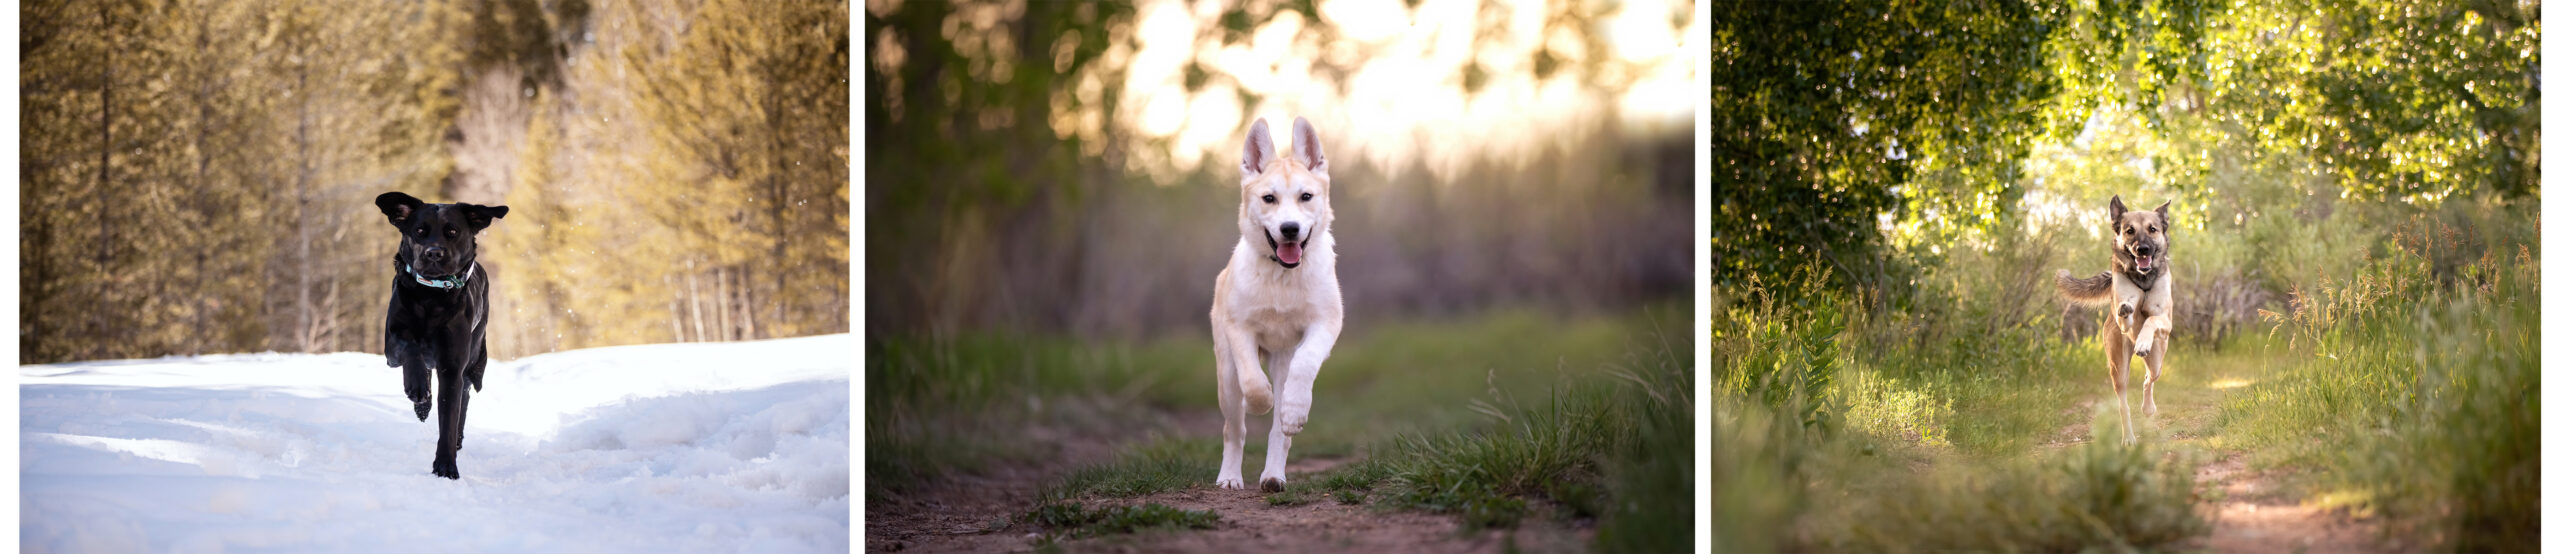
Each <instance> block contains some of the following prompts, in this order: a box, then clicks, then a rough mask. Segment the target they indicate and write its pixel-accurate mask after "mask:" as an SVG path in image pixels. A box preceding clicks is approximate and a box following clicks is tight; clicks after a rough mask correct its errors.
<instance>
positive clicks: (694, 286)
mask: <svg viewBox="0 0 2560 554" xmlns="http://www.w3.org/2000/svg"><path fill="white" fill-rule="evenodd" d="M684 297H685V301H686V302H689V303H691V304H692V305H693V310H692V311H693V340H695V341H702V340H708V339H705V338H703V337H704V336H705V335H703V334H702V286H701V284H700V283H699V282H698V281H695V280H694V278H693V272H691V271H687V272H684Z"/></svg>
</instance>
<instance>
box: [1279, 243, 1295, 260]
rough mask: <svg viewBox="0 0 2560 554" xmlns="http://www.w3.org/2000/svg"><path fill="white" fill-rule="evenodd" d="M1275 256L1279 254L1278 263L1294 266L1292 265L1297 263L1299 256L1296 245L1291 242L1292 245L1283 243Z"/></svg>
mask: <svg viewBox="0 0 2560 554" xmlns="http://www.w3.org/2000/svg"><path fill="white" fill-rule="evenodd" d="M1277 254H1279V256H1280V263H1284V264H1294V263H1298V254H1299V249H1298V243H1294V242H1292V243H1284V244H1281V245H1280V251H1279V252H1277Z"/></svg>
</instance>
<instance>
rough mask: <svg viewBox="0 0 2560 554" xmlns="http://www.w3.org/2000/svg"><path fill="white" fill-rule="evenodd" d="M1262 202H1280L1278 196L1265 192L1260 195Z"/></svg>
mask: <svg viewBox="0 0 2560 554" xmlns="http://www.w3.org/2000/svg"><path fill="white" fill-rule="evenodd" d="M1262 203H1264V204H1278V203H1280V197H1278V196H1272V195H1268V194H1265V195H1262Z"/></svg>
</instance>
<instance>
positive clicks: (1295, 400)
mask: <svg viewBox="0 0 2560 554" xmlns="http://www.w3.org/2000/svg"><path fill="white" fill-rule="evenodd" d="M1341 334H1342V329H1340V328H1338V327H1336V326H1335V325H1328V324H1325V323H1317V324H1315V325H1310V326H1307V338H1306V339H1305V340H1301V341H1298V349H1297V352H1296V354H1294V355H1291V356H1289V382H1287V383H1284V384H1282V385H1281V387H1280V409H1278V410H1273V412H1272V413H1273V416H1272V418H1271V427H1272V430H1275V431H1279V432H1281V433H1283V434H1287V435H1291V436H1295V435H1297V434H1298V431H1300V430H1303V429H1305V428H1306V426H1307V410H1308V408H1310V407H1311V405H1312V404H1314V403H1315V386H1316V372H1317V371H1319V370H1322V369H1324V360H1325V358H1326V357H1328V356H1332V355H1333V340H1334V338H1336V337H1338V336H1340V335H1341Z"/></svg>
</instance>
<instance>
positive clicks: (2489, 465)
mask: <svg viewBox="0 0 2560 554" xmlns="http://www.w3.org/2000/svg"><path fill="white" fill-rule="evenodd" d="M2526 217H2530V214H2529V213H2525V212H2500V211H2497V210H2492V209H2485V208H2478V207H2476V206H2475V207H2457V208H2449V209H2448V210H2446V211H2443V212H2440V213H2436V214H2422V215H2418V216H2415V217H2411V218H2409V219H2408V220H2407V221H2406V222H2404V223H2403V224H2402V226H2400V227H2399V228H2398V229H2397V230H2396V232H2389V233H2384V232H2365V233H2362V234H2360V235H2358V236H2388V237H2390V239H2389V240H2387V241H2383V242H2379V243H2373V244H2372V248H2370V249H2369V252H2370V256H2369V257H2365V258H2363V259H2360V260H2344V261H2341V260H2335V259H2327V257H2330V256H2335V255H2337V254H2336V253H2335V252H2339V251H2351V250H2359V249H2358V248H2349V247H2342V246H2338V245H2326V246H2322V248H2324V249H2325V250H2322V251H2321V252H2327V253H2325V254H2324V253H2318V252H2314V253H2295V254H2300V255H2298V256H2295V257H2296V258H2303V259H2307V260H2309V262H2317V263H2316V264H2314V263H2308V262H2306V263H2304V264H2297V265H2299V267H2297V268H2295V269H2300V268H2312V267H2313V266H2321V267H2349V268H2355V271H2354V273H2353V274H2351V275H2345V276H2338V277H2335V278H2330V279H2324V280H2318V281H2315V282H2307V283H2301V284H2300V286H2299V287H2298V288H2295V289H2293V290H2291V291H2289V294H2288V295H2287V300H2286V302H2285V303H2284V305H2283V306H2282V308H2281V310H2271V311H2267V312H2265V313H2262V314H2258V315H2259V319H2261V321H2260V322H2258V323H2257V324H2255V325H2254V326H2250V325H2243V326H2240V327H2237V328H2235V329H2234V331H2235V333H2234V334H2232V335H2229V336H2230V337H2231V338H2228V339H2225V340H2223V341H2220V344H2219V345H2216V344H2214V343H2211V342H2208V341H2198V340H2194V339H2192V338H2189V339H2188V340H2182V341H2178V342H2173V344H2174V345H2176V346H2175V347H2174V348H2173V353H2174V355H2173V356H2172V358H2171V359H2170V363H2169V367H2168V368H2167V371H2166V372H2165V374H2164V376H2163V379H2164V380H2163V382H2162V383H2161V386H2162V388H2161V390H2160V392H2159V393H2158V398H2159V399H2160V404H2161V410H2160V413H2159V415H2158V416H2156V417H2144V416H2137V417H2139V418H2141V420H2142V421H2143V422H2144V423H2143V425H2142V428H2143V430H2142V433H2143V434H2142V437H2141V439H2142V440H2141V443H2140V445H2139V446H2134V447H2126V446H2124V445H2123V444H2122V443H2121V441H2120V439H2121V438H2122V437H2121V435H2120V433H2121V432H2122V431H2123V423H2122V420H2121V419H2120V418H2121V416H2120V415H2117V414H2118V413H2119V411H2118V410H2119V406H2118V405H2117V404H2116V403H2115V401H2114V399H2113V395H2111V394H2108V388H2107V387H2106V385H2105V381H2103V374H2102V373H2101V371H2103V368H2104V367H2105V363H2104V361H2103V360H2101V359H2100V350H2101V349H2100V345H2099V344H2098V343H2097V341H2095V340H2091V339H2081V340H2068V341H2066V340H2059V339H2057V338H2055V337H2059V336H2061V335H2062V329H2061V327H2062V325H2061V323H2063V322H2059V321H2056V320H2055V319H2050V318H2045V317H2043V316H2033V315H2029V316H2018V315H2016V314H2015V313H2013V312H2008V311H2004V307H2003V306H2004V304H2016V303H2017V301H2018V300H2017V297H2016V296H2015V295H2013V294H2009V293H2006V292H2003V291H2006V290H2009V289H2005V288H2003V285H2001V284H2000V283H2002V282H2006V281H2009V280H2014V279H2017V278H2014V277H2013V276H2014V275H2030V274H2031V273H2033V272H2027V271H2023V270H2021V269H2019V267H2016V266H2026V265H2034V263H2040V262H2034V259H2035V257H2033V256H2021V257H2020V258H2019V261H2018V262H2017V263H2016V264H2014V265H2016V266H2013V264H2011V263H2009V262H2001V261H1999V260H1987V259H1976V258H1978V257H1979V255H1978V254H1971V253H1965V252H1958V253H1957V254H1951V256H1973V257H1968V258H1966V259H1967V260H1973V261H1976V262H1981V263H1971V264H1951V265H1949V266H1945V267H1940V268H1935V269H1933V270H1930V271H1935V272H1936V273H1935V274H1934V276H1933V278H1932V279H1928V280H1922V281H1918V283H1920V284H1919V285H1918V286H1917V287H1916V288H1914V289H1912V290H1906V291H1902V292H1903V293H1905V294H1907V296H1903V297H1899V298H1894V299H1892V301H1891V302H1887V303H1885V304H1886V306H1885V307H1882V308H1878V310H1881V311H1880V312H1873V313H1871V312H1869V311H1868V308H1866V307H1864V306H1865V304H1864V303H1862V302H1860V300H1861V299H1862V297H1860V296H1856V295H1841V296H1837V297H1819V296H1816V297H1806V298H1800V299H1788V300H1777V299H1770V298H1766V297H1762V298H1760V299H1759V300H1760V301H1758V302H1753V301H1749V300H1748V299H1746V300H1745V301H1740V302H1734V303H1733V304H1732V305H1730V306H1726V307H1724V309H1721V310H1719V311H1717V313H1716V314H1715V315H1714V318H1713V321H1714V330H1713V331H1714V337H1715V338H1714V340H1715V343H1714V349H1713V352H1714V355H1715V359H1714V362H1715V363H1714V364H1713V367H1714V368H1715V372H1716V373H1715V376H1716V379H1715V380H1714V381H1713V386H1712V388H1711V392H1710V394H1713V395H1715V399H1716V400H1717V401H1716V402H1715V409H1714V410H1713V413H1712V414H1711V415H1710V419H1711V420H1712V422H1713V423H1712V425H1713V426H1714V427H1713V428H1712V430H1713V432H1714V434H1715V437H1716V441H1715V442H1714V448H1713V449H1712V450H1711V452H1712V456H1713V459H1712V461H1711V463H1712V464H1713V471H1712V472H1711V474H1712V475H1713V476H1714V477H1713V478H1714V479H1715V483H1716V486H1715V488H1714V498H1713V506H1714V513H1713V514H1711V517H1712V518H1714V520H1715V522H1716V526H1717V528H1718V529H1719V530H1724V529H1739V530H1744V531H1741V532H1719V533H1718V534H1717V535H1716V537H1715V539H1714V540H1715V541H1716V544H1715V545H1714V547H1715V549H1717V550H1734V551H1744V552H1761V551H1790V550H1810V551H1862V552H1864V551H1874V552H1902V551H2020V550H2037V551H2075V550H2080V551H2085V550H2115V551H2121V550H2155V549H2171V550H2175V549H2188V548H2194V546H2195V545H2196V543H2195V542H2193V541H2194V540H2195V539H2197V538H2200V537H2202V536H2203V535H2205V534H2206V533H2209V532H2210V531H2211V529H2210V527H2209V526H2208V525H2206V523H2205V521H2204V520H2203V519H2202V518H2201V516H2200V514H2199V510H2200V505H2201V503H2202V502H2204V501H2206V500H2209V499H2210V498H2212V497H2214V496H2216V495H2217V494H2218V493H2219V491H2213V490H2204V489H2205V488H2200V487H2199V486H2198V484H2197V483H2195V482H2194V471H2195V467H2196V466H2197V465H2198V464H2199V463H2203V462H2204V461H2206V460H2207V459H2208V458H2210V457H2215V456H2219V455H2222V454H2223V453H2229V452H2239V453H2242V454H2243V456H2244V458H2243V461H2244V462H2246V464H2247V467H2249V468H2251V469H2253V470H2256V471H2262V472H2265V473H2263V476H2264V477H2265V478H2266V479H2268V481H2269V482H2271V483H2272V484H2274V485H2276V487H2277V490H2276V491H2273V492H2274V494H2276V495H2278V496H2280V497H2287V498H2298V499H2302V500H2305V501H2308V502H2310V503H2312V504H2315V505H2318V506H2322V507H2337V508H2346V509H2349V510H2351V511H2353V512H2355V513H2357V514H2360V515H2371V516H2378V517H2380V518H2382V521H2383V522H2384V523H2385V525H2384V528H2385V529H2386V530H2387V531H2389V532H2391V533H2393V534H2398V535H2402V537H2401V538H2404V539H2409V540H2405V541H2401V542H2398V543H2397V544H2410V545H2416V548H2417V549H2419V550H2430V551H2432V550H2452V551H2517V550H2531V549H2533V548H2534V547H2535V546H2536V542H2537V540H2538V538H2539V527H2538V519H2539V515H2540V504H2539V499H2538V497H2537V496H2536V494H2537V493H2536V492H2534V491H2537V490H2538V489H2539V486H2540V473H2539V469H2540V468H2539V462H2540V455H2539V448H2540V444H2539V433H2540V423H2539V412H2540V404H2539V402H2540V396H2539V395H2540V379H2539V378H2540V374H2539V367H2538V362H2539V342H2538V341H2539V319H2538V318H2539V314H2538V313H2537V311H2536V309H2537V308H2538V303H2539V297H2540V290H2539V288H2538V283H2539V276H2538V273H2537V272H2538V255H2536V254H2535V252H2534V245H2533V244H2532V243H2531V242H2530V240H2529V239H2530V236H2529V234H2528V233H2522V232H2520V230H2526V229H2530V228H2532V227H2534V224H2532V223H2531V222H2528V221H2525V220H2524V218H2526ZM2282 223H2283V222H2281V221H2279V222H2277V223H2274V224H2270V225H2275V224H2282ZM2342 224H2343V223H2342ZM2002 240H2006V239H2002ZM2003 244H2014V241H2012V242H2004V243H2003ZM2235 244H2237V243H2235ZM2281 254H2282V253H2275V254H2268V255H2281ZM2355 254H2357V255H2359V256H2362V255H2365V254H2364V253H2363V252H2355ZM2246 258H2247V257H2246V256H2236V257H2234V259H2246ZM2297 261H2302V260H2297ZM2181 267H2182V268H2183V267H2185V266H2181ZM2300 270H2302V271H2313V270H2316V268H2314V269H2300ZM2042 271H2043V273H2042V275H2044V277H2040V278H2039V279H2046V280H2048V281H2046V283H2047V284H2045V285H2042V286H2046V287H2050V284H2049V279H2050V269H2049V268H2047V269H2044V270H2042ZM2288 271H2291V270H2288ZM2260 277H2265V275H2260ZM2181 290H2182V291H2184V290H2185V289H2181ZM1724 293H1731V294H1724ZM1752 294H1755V292H1754V289H1749V288H1747V287H1746V288H1745V290H1740V291H1720V294H1718V295H1717V298H1718V300H1719V301H1730V300H1728V299H1734V298H1746V297H1747V296H1748V295H1752ZM2199 294H2200V293H2199ZM1865 298H1872V297H1865ZM2056 307H2058V304H2057V305H2056ZM2186 323H2188V322H2184V321H2182V322H2181V324H2182V325H2183V324H2186ZM2182 329H2183V328H2182ZM2138 372H2139V371H2138V370H2137V373H2138ZM2092 397H2096V398H2099V400H2097V401H2096V402H2095V403H2094V404H2093V405H2089V406H2087V407H2085V408H2083V407H2081V404H2080V403H2081V402H2083V401H2086V400H2087V399H2089V398H2092ZM2081 424H2085V426H2086V427H2085V433H2087V435H2086V436H2087V437H2088V438H2087V440H2079V441H2076V442H2075V441H2074V440H2073V439H2077V438H2079V436H2080V435H2079V433H2082V432H2084V431H2079V430H2078V429H2082V428H2081V427H2078V426H2077V425H2081ZM2066 428H2068V429H2073V431H2072V432H2071V433H2064V430H2065V429H2066Z"/></svg>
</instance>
